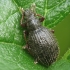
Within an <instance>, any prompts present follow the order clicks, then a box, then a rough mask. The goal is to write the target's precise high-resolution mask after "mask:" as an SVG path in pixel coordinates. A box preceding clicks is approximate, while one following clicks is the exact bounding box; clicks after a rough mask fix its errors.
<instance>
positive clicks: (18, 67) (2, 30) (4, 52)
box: [0, 0, 70, 70]
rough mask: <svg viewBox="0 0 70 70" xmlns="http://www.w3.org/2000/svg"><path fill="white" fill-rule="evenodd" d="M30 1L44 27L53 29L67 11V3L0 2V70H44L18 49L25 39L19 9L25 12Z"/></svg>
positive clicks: (45, 0)
mask: <svg viewBox="0 0 70 70" xmlns="http://www.w3.org/2000/svg"><path fill="white" fill-rule="evenodd" d="M33 2H35V3H36V11H37V13H38V14H42V15H43V16H44V17H45V18H46V19H45V21H44V22H43V25H44V26H48V27H53V26H55V25H56V24H57V23H58V22H59V21H61V20H62V19H64V17H65V16H66V15H67V14H69V12H70V10H69V9H70V1H69V0H62V1H59V0H52V1H51V0H0V70H47V68H46V67H44V66H42V65H41V64H36V65H35V64H34V59H33V57H31V56H30V54H29V53H27V52H26V51H25V50H22V49H21V47H22V46H23V45H25V40H24V38H23V28H21V26H20V19H21V13H20V9H19V7H23V8H24V9H26V8H28V7H29V6H30V5H31V4H32V3H33ZM61 15H62V16H63V17H62V16H61ZM57 16H58V17H57ZM56 17H57V18H56ZM54 19H55V20H54ZM56 19H57V21H56ZM68 59H69V57H68Z"/></svg>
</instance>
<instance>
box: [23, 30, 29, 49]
mask: <svg viewBox="0 0 70 70" xmlns="http://www.w3.org/2000/svg"><path fill="white" fill-rule="evenodd" d="M23 34H24V39H25V41H26V46H23V47H22V49H27V48H28V44H27V39H26V36H27V35H28V32H27V31H23Z"/></svg>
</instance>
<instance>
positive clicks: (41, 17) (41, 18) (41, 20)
mask: <svg viewBox="0 0 70 70" xmlns="http://www.w3.org/2000/svg"><path fill="white" fill-rule="evenodd" d="M36 16H38V17H40V18H39V21H40V22H43V21H44V19H45V18H44V17H43V16H41V15H40V14H36Z"/></svg>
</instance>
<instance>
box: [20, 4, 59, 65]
mask: <svg viewBox="0 0 70 70" xmlns="http://www.w3.org/2000/svg"><path fill="white" fill-rule="evenodd" d="M33 6H34V7H35V5H33ZM37 16H38V17H39V18H38V17H37ZM43 20H44V17H42V16H41V15H39V14H36V13H35V8H33V7H31V8H29V9H26V10H23V9H22V18H21V25H22V26H23V27H24V26H25V27H26V30H25V32H24V37H25V40H26V43H27V45H26V47H25V48H26V49H27V50H28V51H29V52H30V53H31V55H32V56H33V57H34V58H35V59H36V61H35V63H37V62H40V63H42V64H43V65H45V66H49V65H51V64H52V63H53V62H54V61H56V59H57V57H58V54H59V48H58V44H57V41H56V39H55V37H54V35H53V33H52V32H53V31H52V32H51V31H50V30H49V29H47V28H45V27H43V26H42V25H41V22H43ZM24 21H25V22H24Z"/></svg>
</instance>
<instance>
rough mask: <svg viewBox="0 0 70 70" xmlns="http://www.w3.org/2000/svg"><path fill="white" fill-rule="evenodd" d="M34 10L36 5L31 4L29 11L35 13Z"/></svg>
mask: <svg viewBox="0 0 70 70" xmlns="http://www.w3.org/2000/svg"><path fill="white" fill-rule="evenodd" d="M35 9H36V4H35V3H32V5H31V7H30V10H31V11H32V12H33V13H35Z"/></svg>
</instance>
